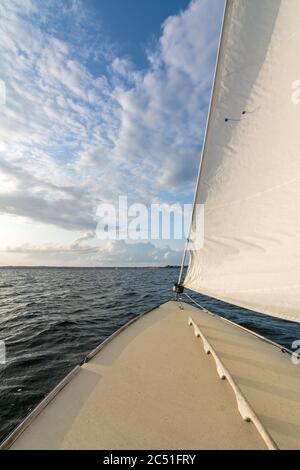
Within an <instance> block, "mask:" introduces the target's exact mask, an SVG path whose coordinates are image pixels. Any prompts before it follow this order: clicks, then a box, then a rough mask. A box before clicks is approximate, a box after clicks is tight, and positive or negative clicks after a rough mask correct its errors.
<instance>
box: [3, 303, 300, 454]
mask: <svg viewBox="0 0 300 470" xmlns="http://www.w3.org/2000/svg"><path fill="white" fill-rule="evenodd" d="M183 307H184V310H180V308H179V304H178V303H175V302H169V303H167V304H165V305H163V306H161V307H160V308H158V309H156V310H154V311H152V312H151V313H148V314H147V315H145V316H143V317H141V318H140V319H139V320H138V321H136V322H135V323H133V324H132V325H131V326H130V327H129V328H127V329H125V330H124V331H122V332H121V333H120V334H118V335H117V336H115V338H114V339H113V340H112V341H111V342H108V343H107V344H106V346H105V347H104V348H103V349H102V350H101V351H100V352H99V353H98V354H97V355H96V356H95V357H94V358H93V359H92V360H91V361H90V362H88V363H86V364H84V366H82V367H81V368H80V370H79V372H78V373H77V374H76V375H75V376H74V378H73V379H72V380H71V381H70V382H69V383H68V384H67V385H66V386H65V387H64V388H63V389H62V390H61V391H60V392H59V393H58V394H57V395H56V397H55V398H54V399H53V400H52V401H51V402H50V403H49V404H48V405H47V406H46V407H45V408H44V409H43V410H42V411H41V412H40V414H39V415H38V416H37V417H36V418H35V419H34V420H33V422H32V423H31V424H30V425H29V426H28V427H27V428H26V429H25V430H24V431H23V432H22V434H21V435H20V436H19V437H18V439H17V440H16V441H15V442H14V443H13V445H12V446H11V448H12V449H265V448H266V447H265V444H264V442H263V440H262V438H261V436H260V435H259V434H258V432H257V430H256V429H255V427H254V425H253V424H252V423H246V422H245V421H243V420H242V418H241V416H240V414H239V412H238V408H237V403H236V399H235V395H234V393H233V391H232V389H231V387H230V386H229V384H228V381H222V380H220V379H219V377H218V375H217V372H216V365H215V362H214V359H213V358H212V357H211V356H207V355H206V354H205V352H204V350H203V345H202V342H201V339H199V338H196V337H195V336H194V334H193V328H191V327H189V326H188V318H189V316H192V317H193V319H194V320H195V322H196V323H197V324H198V325H199V326H200V327H201V330H202V331H203V332H204V333H205V335H206V336H207V338H208V339H209V342H210V344H211V345H212V346H213V347H214V349H215V351H216V352H217V353H218V355H219V356H220V358H221V360H222V362H223V364H224V365H225V366H226V368H227V369H228V370H229V371H230V373H231V374H232V376H233V378H234V380H235V381H236V382H237V384H238V386H239V388H240V389H241V391H242V392H243V393H244V395H245V396H246V398H247V400H248V401H249V403H250V404H251V406H252V407H253V409H254V411H255V412H256V414H257V415H258V417H259V419H260V420H261V422H262V424H263V425H264V426H265V427H266V428H267V430H268V432H269V433H270V435H271V436H272V438H273V439H274V440H275V442H276V443H277V445H278V446H279V448H281V449H299V448H300V368H299V367H296V366H294V365H292V363H291V358H290V356H289V355H288V354H283V353H282V352H281V351H280V349H278V348H276V347H275V346H272V345H270V344H268V343H266V342H265V341H263V340H261V339H258V338H256V337H255V336H253V335H251V334H249V333H247V332H245V331H243V330H241V329H239V328H238V327H235V326H233V325H230V324H228V323H226V322H224V321H223V320H222V319H220V318H219V317H216V316H212V315H209V314H207V313H205V312H202V311H200V310H198V309H196V308H194V307H191V306H190V305H187V304H183ZM11 442H12V441H10V442H8V443H7V444H6V446H9V445H10V444H11Z"/></svg>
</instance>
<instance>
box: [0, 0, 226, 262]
mask: <svg viewBox="0 0 300 470" xmlns="http://www.w3.org/2000/svg"><path fill="white" fill-rule="evenodd" d="M222 10H223V0H194V1H188V0H161V1H158V0H153V1H151V2H150V1H148V0H67V1H63V2H62V1H59V0H48V1H42V0H1V1H0V34H1V45H0V51H1V57H2V58H3V60H2V61H1V63H0V79H1V80H2V81H3V82H4V83H5V85H6V104H5V105H0V114H1V119H0V222H1V229H2V230H1V232H0V264H2V265H7V264H15V265H41V264H44V265H67V266H102V265H106V266H109V265H135V264H138V265H140V264H145V265H147V264H151V263H154V264H173V263H177V262H179V259H180V255H181V250H182V243H179V242H172V241H170V242H163V241H161V242H153V241H148V242H144V243H141V242H139V243H136V244H133V243H126V242H123V241H109V242H99V240H97V238H96V237H95V213H96V209H97V206H98V204H99V203H100V202H116V200H117V198H118V196H119V195H127V196H128V198H129V202H135V203H146V204H149V203H151V202H153V203H158V202H160V203H174V202H179V203H182V202H189V201H192V198H193V190H194V184H195V179H196V174H197V169H198V162H199V153H200V150H201V145H202V139H203V132H204V126H205V121H206V114H207V106H208V101H209V96H210V88H211V81H212V75H213V69H214V64H215V57H216V50H217V43H218V37H219V32H220V23H221V16H222Z"/></svg>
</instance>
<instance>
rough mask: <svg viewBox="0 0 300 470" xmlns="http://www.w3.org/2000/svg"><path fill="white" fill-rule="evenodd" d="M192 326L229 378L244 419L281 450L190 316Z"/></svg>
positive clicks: (220, 371)
mask: <svg viewBox="0 0 300 470" xmlns="http://www.w3.org/2000/svg"><path fill="white" fill-rule="evenodd" d="M188 323H189V325H190V326H193V327H194V334H195V336H196V337H197V338H201V339H202V342H203V347H204V351H205V353H206V354H211V355H212V356H213V358H214V360H215V362H216V367H217V372H218V375H219V377H220V379H221V380H225V379H227V380H228V383H229V384H230V386H231V388H232V390H233V392H234V394H235V397H236V401H237V406H238V410H239V412H240V415H241V416H242V418H243V420H244V421H248V422H249V421H251V422H252V423H253V424H254V426H255V428H256V429H257V431H258V433H259V434H260V436H261V437H262V439H263V441H264V442H265V444H266V446H267V448H268V449H269V450H279V448H278V446H277V444H276V442H275V441H274V440H273V438H272V436H271V435H270V433H269V432H268V430H267V429H266V428H265V427H264V425H263V424H262V422H261V421H260V419H259V417H258V416H257V414H256V413H255V411H254V410H253V408H252V406H251V405H250V403H249V402H248V400H247V398H246V397H245V396H244V395H243V393H242V391H241V389H240V388H239V386H238V384H237V383H236V382H235V380H234V378H233V377H232V375H231V374H230V372H229V371H228V369H227V368H226V367H225V365H224V364H223V362H222V360H221V359H220V357H219V356H218V354H217V353H216V351H215V350H214V348H213V347H212V345H211V344H210V343H209V341H208V339H207V338H206V336H205V335H204V333H203V332H202V331H201V330H200V328H199V326H198V325H197V324H196V323H195V322H194V320H193V319H192V318H191V317H190V318H189V320H188Z"/></svg>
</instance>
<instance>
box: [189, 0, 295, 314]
mask: <svg viewBox="0 0 300 470" xmlns="http://www.w3.org/2000/svg"><path fill="white" fill-rule="evenodd" d="M297 80H300V1H299V0H229V1H228V2H227V5H226V9H225V17H224V25H223V33H222V40H221V46H220V51H219V60H218V66H217V71H216V78H215V85H214V92H213V97H212V102H211V109H210V116H209V121H208V127H207V134H206V140H205V145H204V149H203V157H202V165H201V172H200V177H199V183H198V187H197V192H196V203H198V204H205V230H204V232H205V236H204V247H203V248H202V249H199V250H195V251H191V256H190V264H189V269H188V273H187V277H186V280H185V283H184V284H185V287H187V288H189V289H192V290H194V291H197V292H201V293H203V294H206V295H209V296H212V297H215V298H218V299H221V300H224V301H226V302H229V303H232V304H235V305H238V306H242V307H245V308H249V309H252V310H254V311H258V312H262V313H266V314H269V315H274V316H276V317H281V318H285V319H289V320H294V321H298V322H300V104H299V105H297V98H298V99H299V97H300V93H299V92H297V86H299V83H297ZM293 93H294V95H293ZM195 236H196V234H195V220H193V221H192V228H191V234H190V243H191V244H193V241H194V240H195Z"/></svg>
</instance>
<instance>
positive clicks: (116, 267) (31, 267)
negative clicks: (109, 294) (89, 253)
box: [0, 265, 188, 269]
mask: <svg viewBox="0 0 300 470" xmlns="http://www.w3.org/2000/svg"><path fill="white" fill-rule="evenodd" d="M184 267H185V268H187V267H188V266H184ZM0 269H180V266H179V265H178V266H177V265H167V266H0Z"/></svg>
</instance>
